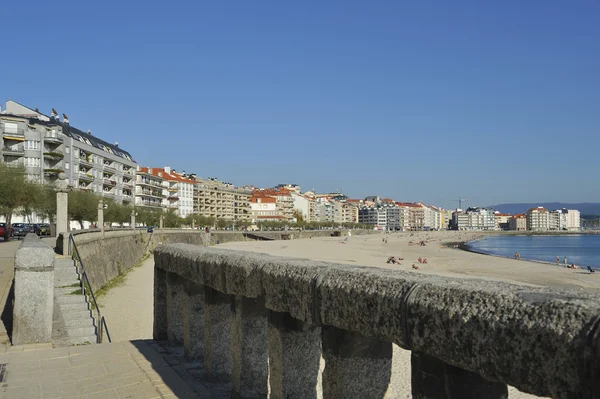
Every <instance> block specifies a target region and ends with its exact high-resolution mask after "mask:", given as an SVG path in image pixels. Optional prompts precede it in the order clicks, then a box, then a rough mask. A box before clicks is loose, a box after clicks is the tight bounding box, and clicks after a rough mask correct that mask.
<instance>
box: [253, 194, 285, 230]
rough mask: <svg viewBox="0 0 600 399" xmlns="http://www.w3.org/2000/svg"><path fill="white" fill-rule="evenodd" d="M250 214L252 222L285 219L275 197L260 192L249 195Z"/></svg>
mask: <svg viewBox="0 0 600 399" xmlns="http://www.w3.org/2000/svg"><path fill="white" fill-rule="evenodd" d="M250 215H251V218H252V222H253V223H257V222H261V221H283V220H285V219H284V217H283V215H281V214H280V212H279V209H278V207H277V199H276V198H274V197H269V196H267V195H261V194H260V193H254V194H253V195H252V197H250Z"/></svg>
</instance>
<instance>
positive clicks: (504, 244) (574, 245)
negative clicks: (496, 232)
mask: <svg viewBox="0 0 600 399" xmlns="http://www.w3.org/2000/svg"><path fill="white" fill-rule="evenodd" d="M467 246H468V247H469V248H470V249H471V250H473V251H477V252H483V253H486V254H490V255H499V256H507V257H511V258H512V257H514V255H515V252H519V253H520V254H521V259H527V260H536V261H544V262H550V263H556V257H557V256H559V257H560V263H561V266H564V263H563V262H564V258H565V256H566V257H567V262H568V264H573V263H575V264H576V265H577V266H591V267H592V268H598V267H600V235H596V234H593V235H592V234H590V235H586V234H581V235H564V236H554V235H552V236H529V235H527V236H525V235H523V236H518V235H515V236H491V237H487V238H483V239H480V240H475V241H471V242H469V243H468V244H467Z"/></svg>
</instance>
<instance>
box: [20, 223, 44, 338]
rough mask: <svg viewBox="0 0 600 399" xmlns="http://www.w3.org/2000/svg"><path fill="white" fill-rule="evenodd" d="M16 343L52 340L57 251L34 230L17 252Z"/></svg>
mask: <svg viewBox="0 0 600 399" xmlns="http://www.w3.org/2000/svg"><path fill="white" fill-rule="evenodd" d="M14 284H15V302H14V307H13V335H12V343H13V345H23V344H37V343H46V342H51V341H52V315H53V311H54V251H53V250H52V248H50V247H49V246H48V245H46V244H44V243H43V242H42V240H40V238H39V237H38V236H37V235H35V234H34V233H29V234H27V235H26V236H25V238H24V239H23V242H22V243H21V246H20V247H19V249H18V250H17V253H16V255H15V280H14Z"/></svg>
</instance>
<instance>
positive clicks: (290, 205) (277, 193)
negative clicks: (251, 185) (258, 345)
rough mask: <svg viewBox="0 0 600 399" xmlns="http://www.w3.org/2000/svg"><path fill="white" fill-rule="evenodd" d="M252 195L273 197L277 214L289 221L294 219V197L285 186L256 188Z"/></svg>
mask: <svg viewBox="0 0 600 399" xmlns="http://www.w3.org/2000/svg"><path fill="white" fill-rule="evenodd" d="M253 195H257V196H268V197H273V198H275V199H276V200H277V209H278V211H279V214H280V215H281V216H283V218H282V220H286V221H290V222H291V221H292V220H293V219H294V197H292V192H291V191H290V190H288V189H287V188H278V189H273V188H268V189H262V190H257V191H255V192H254V193H253Z"/></svg>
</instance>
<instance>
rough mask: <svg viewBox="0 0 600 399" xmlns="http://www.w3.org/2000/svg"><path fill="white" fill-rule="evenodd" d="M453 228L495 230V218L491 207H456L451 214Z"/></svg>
mask: <svg viewBox="0 0 600 399" xmlns="http://www.w3.org/2000/svg"><path fill="white" fill-rule="evenodd" d="M452 226H453V228H454V230H495V229H496V219H495V218H494V211H493V210H492V209H491V208H468V209H467V210H466V211H463V210H462V209H457V210H456V211H455V212H454V213H453V214H452Z"/></svg>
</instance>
